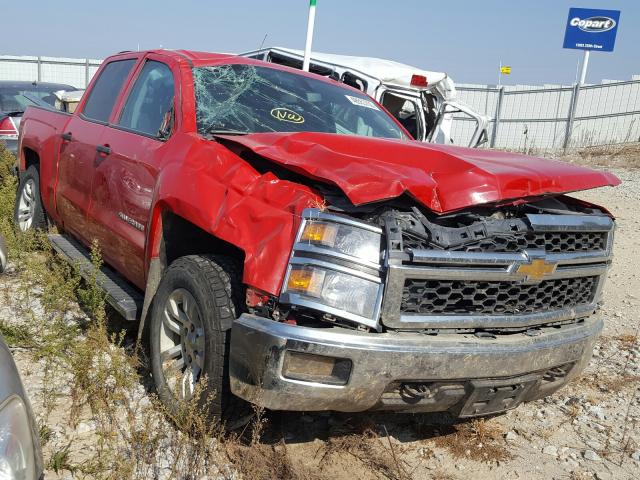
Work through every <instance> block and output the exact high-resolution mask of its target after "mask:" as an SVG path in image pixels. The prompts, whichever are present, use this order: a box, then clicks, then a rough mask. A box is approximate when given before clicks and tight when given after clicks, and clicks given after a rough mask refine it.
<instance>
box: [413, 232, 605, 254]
mask: <svg viewBox="0 0 640 480" xmlns="http://www.w3.org/2000/svg"><path fill="white" fill-rule="evenodd" d="M402 242H403V246H404V248H411V249H425V248H433V247H431V246H430V245H429V242H428V241H427V240H426V239H423V238H420V237H418V236H417V235H412V234H411V233H409V232H404V233H403V236H402ZM606 245H607V233H606V232H526V233H522V234H517V235H497V236H493V237H490V238H485V239H482V240H479V241H476V242H470V243H467V244H464V245H459V246H456V247H453V248H451V249H450V251H454V252H521V251H523V250H527V249H540V250H545V251H547V252H553V253H559V252H594V251H598V250H605V248H606Z"/></svg>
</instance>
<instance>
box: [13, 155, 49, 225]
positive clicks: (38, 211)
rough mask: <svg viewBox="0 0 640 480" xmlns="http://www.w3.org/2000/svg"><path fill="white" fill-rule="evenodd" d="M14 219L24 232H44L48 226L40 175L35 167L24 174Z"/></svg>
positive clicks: (17, 195) (19, 186)
mask: <svg viewBox="0 0 640 480" xmlns="http://www.w3.org/2000/svg"><path fill="white" fill-rule="evenodd" d="M13 219H14V222H15V224H16V226H17V227H18V229H19V230H20V231H22V232H26V231H27V230H30V229H32V228H33V229H36V230H42V229H44V228H46V226H47V219H46V216H45V213H44V207H43V206H42V198H41V197H40V174H39V173H38V169H37V167H36V166H35V165H31V166H30V167H29V168H27V170H25V172H24V173H23V174H22V178H21V179H20V183H19V185H18V191H17V192H16V205H15V207H14V212H13Z"/></svg>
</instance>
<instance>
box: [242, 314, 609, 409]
mask: <svg viewBox="0 0 640 480" xmlns="http://www.w3.org/2000/svg"><path fill="white" fill-rule="evenodd" d="M601 329H602V321H601V320H599V319H596V318H589V319H586V320H585V321H584V322H581V323H577V324H574V325H569V326H564V327H562V328H548V329H543V330H542V331H541V332H542V333H540V335H538V336H533V337H532V336H527V335H525V334H523V333H517V334H512V335H504V336H499V337H498V338H495V339H486V338H477V337H475V336H473V335H461V334H446V335H438V336H428V335H423V334H419V333H373V334H372V333H360V332H356V331H350V330H345V329H342V328H326V329H320V328H306V327H299V326H294V325H288V324H283V323H278V322H274V321H272V320H269V319H265V318H261V317H257V316H254V315H248V314H243V315H242V316H241V317H240V318H239V319H238V320H237V321H236V322H235V323H234V326H233V329H232V333H231V351H230V370H229V371H230V377H231V389H232V391H233V393H234V394H235V395H237V396H239V397H241V398H243V399H245V400H247V401H250V402H253V403H256V404H259V405H261V406H264V407H266V408H270V409H274V410H305V411H320V410H336V411H343V412H356V411H363V410H370V409H388V410H398V411H400V410H405V411H445V410H448V411H451V412H453V413H455V414H457V415H460V416H473V414H474V413H473V412H474V410H473V408H471V409H470V405H469V402H471V401H472V400H473V401H475V400H477V397H478V396H479V395H481V394H482V392H483V391H484V390H486V391H491V392H493V391H494V390H495V388H494V387H493V386H496V387H498V390H500V389H502V388H506V386H513V391H514V392H516V393H513V394H511V393H510V394H509V395H510V396H511V397H513V398H512V401H509V402H505V401H504V400H500V402H501V405H503V406H502V407H501V408H497V409H495V405H494V410H495V411H500V410H505V409H508V408H513V407H515V406H516V405H517V404H519V403H520V402H521V401H527V400H533V399H536V398H540V397H543V396H546V395H548V394H550V393H552V392H553V391H555V390H557V389H558V388H560V387H561V386H562V385H564V384H565V383H567V382H568V381H569V380H571V379H572V378H573V377H575V376H576V375H578V374H579V373H580V372H581V371H582V370H583V369H584V367H585V366H586V365H587V363H588V362H589V359H590V358H591V353H592V348H593V343H594V342H595V339H596V337H597V335H598V333H599V332H600V330H601ZM287 350H291V351H297V352H304V353H310V354H315V355H324V356H328V357H336V358H343V359H344V358H346V359H349V360H351V362H352V365H353V366H352V371H351V375H350V378H349V381H348V383H347V384H346V385H329V384H323V383H314V382H307V381H300V380H292V379H287V378H284V377H283V376H282V363H283V359H284V354H285V352H286V351H287ZM558 367H560V373H558V371H559V370H558ZM549 372H552V373H551V374H550V373H549ZM545 379H546V380H545ZM406 385H409V386H411V385H420V386H424V387H425V388H427V391H428V392H429V394H428V395H424V396H421V397H419V398H417V399H416V398H407V397H406V396H403V394H402V392H403V389H406ZM516 385H517V386H516ZM483 389H484V390H483ZM408 390H409V391H413V390H412V388H411V387H409V389H408ZM479 392H480V393H479ZM499 395H500V394H499ZM511 397H510V398H511ZM494 400H495V399H493V400H492V399H490V400H488V402H489V403H491V402H493V403H494V404H495V402H494ZM474 405H475V403H474ZM487 408H489V410H487ZM487 408H485V409H484V410H482V409H480V411H476V414H486V413H491V410H490V407H487Z"/></svg>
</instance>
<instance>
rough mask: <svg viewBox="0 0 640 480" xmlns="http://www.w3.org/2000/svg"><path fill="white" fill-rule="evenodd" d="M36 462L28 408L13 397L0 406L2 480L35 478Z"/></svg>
mask: <svg viewBox="0 0 640 480" xmlns="http://www.w3.org/2000/svg"><path fill="white" fill-rule="evenodd" d="M34 462H35V457H34V446H33V440H32V438H31V426H30V423H29V416H28V414H27V409H26V407H25V405H24V403H23V402H22V400H20V399H19V398H18V397H13V398H11V399H10V400H9V401H8V402H7V403H5V404H4V405H3V406H2V407H1V408H0V480H9V479H11V480H14V479H15V480H33V479H35V476H36V474H35V465H34Z"/></svg>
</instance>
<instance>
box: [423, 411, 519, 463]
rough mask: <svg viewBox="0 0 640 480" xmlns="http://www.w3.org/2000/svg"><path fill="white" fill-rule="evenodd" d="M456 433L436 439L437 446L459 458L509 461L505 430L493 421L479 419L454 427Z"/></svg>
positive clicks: (509, 455)
mask: <svg viewBox="0 0 640 480" xmlns="http://www.w3.org/2000/svg"><path fill="white" fill-rule="evenodd" d="M454 429H455V431H454V432H453V433H450V434H445V435H442V436H439V437H435V438H434V442H435V445H436V446H437V447H440V448H444V449H446V450H448V451H449V452H451V453H452V454H453V456H454V457H457V458H470V459H472V460H478V461H492V460H499V461H503V460H508V459H510V458H511V454H510V453H509V450H508V449H507V445H506V443H505V441H504V433H505V432H504V429H503V428H502V426H501V425H499V424H498V423H496V422H492V421H491V420H485V419H479V420H472V421H470V422H466V423H462V424H459V425H455V426H454Z"/></svg>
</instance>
